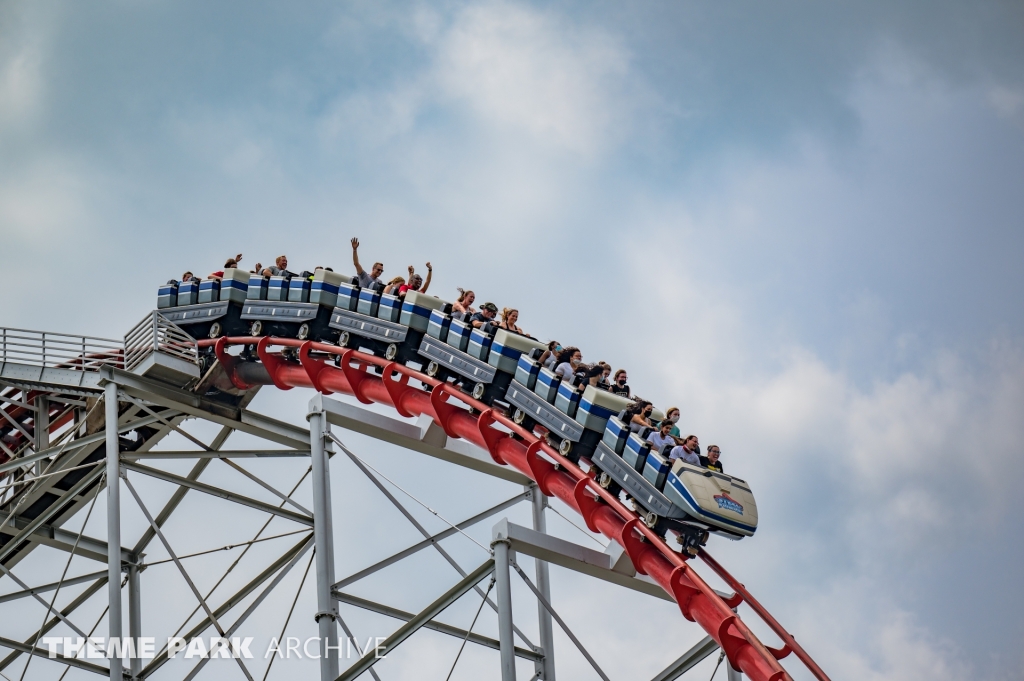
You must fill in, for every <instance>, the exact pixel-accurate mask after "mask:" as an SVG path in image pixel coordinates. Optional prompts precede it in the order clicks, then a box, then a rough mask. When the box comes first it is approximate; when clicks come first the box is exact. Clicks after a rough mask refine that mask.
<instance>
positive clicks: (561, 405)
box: [555, 381, 580, 417]
mask: <svg viewBox="0 0 1024 681" xmlns="http://www.w3.org/2000/svg"><path fill="white" fill-rule="evenodd" d="M579 406H580V391H579V390H578V389H577V387H576V385H575V381H562V382H561V383H559V384H558V392H557V393H555V409H557V410H558V411H560V412H562V413H563V414H565V415H566V416H569V417H575V416H576V411H577V410H578V409H579Z"/></svg>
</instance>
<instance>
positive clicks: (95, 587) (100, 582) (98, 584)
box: [0, 571, 107, 671]
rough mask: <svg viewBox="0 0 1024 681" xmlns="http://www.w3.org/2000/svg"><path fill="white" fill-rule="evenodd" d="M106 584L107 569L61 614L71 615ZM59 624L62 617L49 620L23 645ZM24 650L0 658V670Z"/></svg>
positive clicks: (31, 642)
mask: <svg viewBox="0 0 1024 681" xmlns="http://www.w3.org/2000/svg"><path fill="white" fill-rule="evenodd" d="M106 584H107V573H106V571H104V572H103V576H102V577H100V578H99V579H97V580H96V581H95V582H93V583H92V584H90V585H89V586H88V587H86V588H85V590H84V591H82V593H80V594H78V596H76V597H75V599H74V600H73V601H71V602H70V603H68V604H67V605H65V606H64V607H63V608H61V610H60V614H62V615H64V616H67V615H70V614H71V613H73V612H74V611H75V610H77V609H78V608H79V606H81V605H82V604H83V603H85V602H86V601H87V600H89V599H90V598H92V595H93V594H95V593H96V592H97V591H99V590H100V589H102V588H103V587H104V586H106ZM58 624H60V618H57V617H53V618H51V619H50V621H49V622H47V623H46V624H45V625H44V626H43V628H42V629H40V630H39V631H38V632H36V633H34V634H32V635H31V636H30V637H29V638H28V639H27V640H25V641H24V642H23V645H24V646H25V647H26V648H28V647H30V646H32V645H33V644H34V642H35V641H37V640H39V639H40V638H42V637H43V635H44V634H46V633H47V632H48V631H50V630H51V629H53V628H54V627H56V626H57V625H58ZM23 652H26V651H25V650H20V649H19V650H15V651H14V652H12V653H11V654H10V655H8V656H7V657H5V658H4V659H3V660H0V671H3V670H4V669H6V668H7V667H9V666H10V665H11V664H12V663H13V662H14V661H15V660H17V659H18V658H19V657H21V654H22V653H23Z"/></svg>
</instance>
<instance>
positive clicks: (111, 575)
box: [103, 383, 122, 681]
mask: <svg viewBox="0 0 1024 681" xmlns="http://www.w3.org/2000/svg"><path fill="white" fill-rule="evenodd" d="M104 390H105V392H104V397H103V399H104V402H105V404H104V408H105V410H106V420H105V427H106V438H107V595H108V599H109V605H110V611H109V612H108V613H107V620H108V622H109V624H110V629H109V637H110V638H121V485H120V482H121V478H120V476H119V470H120V461H119V460H118V443H117V384H116V383H107V385H106V387H105V389H104ZM108 640H109V639H108ZM110 681H122V665H121V658H113V657H112V658H110Z"/></svg>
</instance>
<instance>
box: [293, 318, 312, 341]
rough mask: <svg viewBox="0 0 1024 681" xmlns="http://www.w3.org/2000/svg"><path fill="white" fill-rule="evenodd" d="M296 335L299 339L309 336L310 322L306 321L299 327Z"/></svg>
mask: <svg viewBox="0 0 1024 681" xmlns="http://www.w3.org/2000/svg"><path fill="white" fill-rule="evenodd" d="M295 337H296V338H298V339H299V340H306V339H307V338H309V323H308V322H307V323H304V324H303V325H302V326H300V327H299V332H298V333H297V334H295Z"/></svg>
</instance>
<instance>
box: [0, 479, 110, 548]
mask: <svg viewBox="0 0 1024 681" xmlns="http://www.w3.org/2000/svg"><path fill="white" fill-rule="evenodd" d="M102 474H103V467H102V466H97V467H96V468H93V469H92V470H90V471H89V472H88V473H86V474H85V476H83V477H82V479H81V480H79V481H78V482H77V483H75V485H74V487H72V488H71V489H69V490H68V491H67V492H64V494H62V495H61V496H60V498H59V499H57V501H55V502H53V503H52V504H50V507H49V508H47V509H46V510H45V511H43V512H42V513H40V514H39V515H38V516H36V517H35V518H33V519H32V520H31V521H29V523H28V525H26V526H25V527H24V529H22V530H21V532H19V533H18V534H16V535H15V536H14V538H13V539H11V540H10V541H8V542H7V543H6V544H4V546H3V547H2V548H0V561H3V560H4V559H5V558H7V556H9V555H11V554H12V553H14V551H15V549H17V548H18V546H19V545H20V544H21V543H22V542H24V541H26V540H27V539H30V538H31V535H32V534H33V533H34V532H35V531H36V530H38V529H39V528H40V527H42V526H43V525H45V524H46V523H47V521H49V520H50V518H52V517H53V516H55V515H57V514H59V513H60V512H61V510H63V508H64V506H66V505H67V504H68V503H71V502H73V500H74V499H75V497H77V496H78V495H79V494H81V493H82V492H83V491H85V489H86V488H87V487H89V486H90V485H92V484H93V483H94V482H96V480H98V479H99V477H100V475H102Z"/></svg>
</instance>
